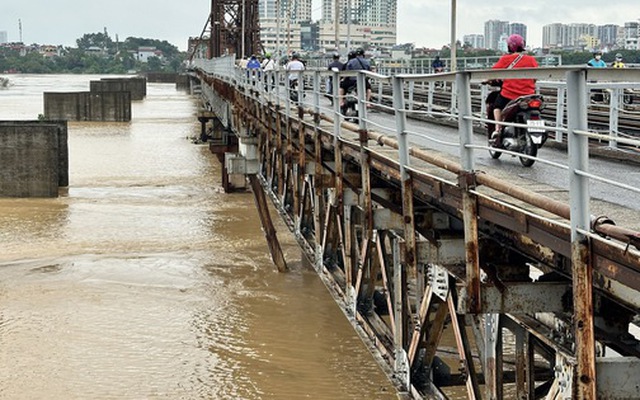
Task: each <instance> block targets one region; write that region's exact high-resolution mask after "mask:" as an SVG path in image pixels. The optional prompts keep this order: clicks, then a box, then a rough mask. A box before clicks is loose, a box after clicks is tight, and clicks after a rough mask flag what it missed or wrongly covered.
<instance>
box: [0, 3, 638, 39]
mask: <svg viewBox="0 0 640 400" xmlns="http://www.w3.org/2000/svg"><path fill="white" fill-rule="evenodd" d="M397 1H398V43H407V42H413V43H415V44H416V46H419V47H422V46H426V47H435V48H440V47H442V46H443V45H444V44H446V43H448V42H449V40H450V36H451V33H450V32H451V28H450V25H449V24H450V20H451V1H450V0H397ZM313 2H314V3H313V4H314V5H313V9H314V17H317V16H318V15H319V6H320V2H319V0H313ZM3 3H4V4H3V5H2V9H1V10H0V31H6V32H7V34H8V39H9V41H19V40H20V35H19V30H18V20H19V19H20V20H22V39H23V41H24V42H25V43H29V44H30V43H40V44H62V45H65V46H75V41H76V39H78V38H79V37H81V36H82V35H83V34H85V33H96V32H102V31H103V29H104V28H105V27H106V28H107V31H108V33H109V35H110V36H111V38H112V39H114V40H115V36H116V34H117V35H118V36H119V38H120V40H124V39H126V38H127V37H129V36H135V37H145V38H154V39H160V40H167V41H169V42H170V43H173V44H174V45H176V46H178V48H180V49H181V50H185V49H186V46H187V38H188V37H189V36H199V35H200V33H201V31H202V28H203V26H204V24H205V22H206V21H207V18H208V15H209V8H210V5H211V1H210V0H182V1H175V0H155V1H148V0H110V1H109V2H97V1H92V0H13V1H9V0H5V1H3ZM504 3H505V4H507V6H502V5H501V4H502V3H501V2H500V1H495V0H494V1H481V0H457V9H458V13H457V14H458V17H457V20H458V23H457V37H458V39H462V36H463V35H466V34H471V33H484V22H485V21H487V20H489V19H499V20H503V21H510V22H521V23H524V24H526V25H527V27H528V38H527V39H528V44H529V45H532V46H540V45H541V44H542V26H543V25H546V24H550V23H554V22H561V23H572V22H586V23H594V24H597V25H604V24H618V25H622V24H624V23H625V22H628V21H638V19H639V18H640V1H638V0H613V1H611V2H607V1H602V0H536V1H532V2H526V1H514V2H504Z"/></svg>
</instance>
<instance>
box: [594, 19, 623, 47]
mask: <svg viewBox="0 0 640 400" xmlns="http://www.w3.org/2000/svg"><path fill="white" fill-rule="evenodd" d="M618 28H619V27H618V25H613V24H607V25H602V26H599V27H598V39H599V40H600V45H601V46H602V47H608V48H612V47H614V46H615V45H616V42H617V41H618Z"/></svg>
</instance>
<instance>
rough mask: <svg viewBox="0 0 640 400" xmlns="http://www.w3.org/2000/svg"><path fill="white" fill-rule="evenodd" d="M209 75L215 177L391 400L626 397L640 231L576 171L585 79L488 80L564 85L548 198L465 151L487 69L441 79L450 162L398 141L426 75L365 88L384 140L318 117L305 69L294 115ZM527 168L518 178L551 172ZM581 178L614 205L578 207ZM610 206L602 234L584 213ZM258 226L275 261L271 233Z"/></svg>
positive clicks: (362, 126)
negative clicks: (475, 93)
mask: <svg viewBox="0 0 640 400" xmlns="http://www.w3.org/2000/svg"><path fill="white" fill-rule="evenodd" d="M214 63H216V65H213V66H212V67H211V65H210V67H211V68H209V67H205V68H199V69H198V70H197V76H198V79H199V80H200V81H201V82H202V85H203V96H204V103H205V104H206V107H207V109H208V110H210V111H211V112H212V113H214V114H215V117H216V119H217V120H219V121H220V122H221V124H222V125H223V126H225V127H227V129H228V130H227V132H232V133H233V135H232V136H233V137H234V138H235V139H237V141H238V146H237V147H238V154H237V155H233V156H231V157H230V161H229V160H226V159H225V165H226V167H227V172H229V173H230V174H231V175H233V174H240V175H243V176H244V175H245V174H246V175H247V176H248V178H249V181H250V182H252V187H253V188H254V192H260V193H255V194H256V197H257V198H259V197H260V196H262V195H263V194H266V195H267V196H269V197H270V198H271V199H272V201H273V203H274V204H275V206H276V208H277V210H278V212H279V214H280V216H281V217H282V218H283V219H284V220H285V222H287V224H288V226H289V227H290V229H291V230H292V232H293V233H294V235H295V236H296V238H297V240H298V242H299V244H300V246H301V249H302V250H303V252H304V254H305V256H306V257H307V258H308V259H309V260H310V261H311V263H312V265H313V266H314V268H315V269H316V271H317V272H318V274H319V276H320V277H321V279H322V280H323V281H324V282H325V284H326V285H327V287H328V288H329V291H330V292H331V293H332V295H333V296H334V298H335V299H336V302H337V304H338V305H339V306H340V307H341V309H342V310H343V311H344V312H345V315H346V316H347V318H348V319H349V320H350V321H351V322H352V324H353V326H354V329H356V331H357V332H359V333H360V334H361V336H362V337H363V339H364V340H365V341H366V342H367V343H368V344H369V345H370V347H371V349H372V353H373V354H374V356H375V357H376V358H377V359H378V361H379V363H380V365H381V366H382V367H383V369H385V370H386V371H387V372H388V374H389V377H390V379H391V380H392V381H393V382H394V383H395V384H396V386H397V387H398V390H399V393H401V394H402V396H405V397H408V398H424V397H427V398H447V388H448V387H451V386H460V387H463V388H465V390H466V392H467V395H468V397H469V398H482V397H487V398H514V397H518V398H549V399H552V398H557V397H558V396H560V397H570V398H596V396H597V397H599V398H633V396H635V395H636V387H635V384H634V383H633V382H634V379H635V378H634V377H635V376H637V373H638V372H640V362H639V361H638V360H639V357H640V344H639V342H638V339H637V337H636V336H635V335H634V332H633V329H632V328H630V326H633V325H632V322H633V321H634V319H635V318H636V316H637V311H638V308H639V306H640V296H638V290H640V279H638V278H639V277H640V253H639V252H638V248H639V247H640V235H639V234H638V232H637V231H636V230H634V229H631V228H629V227H628V225H627V223H630V225H636V224H637V222H634V220H635V219H632V218H631V217H633V216H635V218H636V219H637V212H636V211H637V203H633V202H631V203H629V205H630V206H629V205H625V203H624V201H626V200H624V198H626V197H625V196H628V195H627V194H623V193H626V192H627V191H630V192H631V193H632V195H631V196H634V195H636V194H637V193H638V191H639V190H640V189H639V188H638V186H637V185H636V186H634V185H635V183H633V182H632V181H629V184H626V183H624V182H616V183H612V182H610V180H609V179H608V178H606V177H604V178H603V177H599V176H595V175H593V174H592V173H591V170H590V169H589V167H590V166H591V164H590V163H591V161H592V160H589V159H588V157H587V156H586V155H587V154H588V140H587V139H588V138H589V137H597V134H594V133H590V132H588V131H587V129H586V118H584V117H585V115H584V113H581V111H580V109H579V108H576V107H574V106H571V105H572V104H585V103H584V95H585V91H584V90H583V89H584V86H581V85H586V78H587V76H586V73H585V72H584V71H583V70H581V69H571V68H568V69H548V70H547V69H541V70H535V71H533V70H525V71H523V70H519V71H514V70H511V71H501V73H503V74H507V75H509V76H519V77H521V76H524V77H533V78H536V79H541V78H543V77H544V78H547V79H549V78H555V79H565V78H566V80H567V84H568V85H569V88H570V89H571V90H568V94H569V98H568V104H569V105H570V107H569V111H570V112H569V115H568V117H569V127H568V129H566V134H567V135H568V136H569V152H570V154H572V157H569V159H568V165H562V166H559V165H555V167H557V168H559V169H560V170H563V171H565V172H564V173H565V174H567V175H568V181H569V186H568V187H564V188H563V187H557V186H551V185H548V184H547V183H545V182H536V181H535V180H532V179H530V177H529V176H527V175H528V173H524V174H523V173H522V171H523V170H524V169H523V168H522V167H520V166H518V169H517V171H520V172H517V173H514V171H513V168H512V169H511V171H509V172H504V171H503V172H502V173H503V174H504V175H503V176H502V177H501V178H498V177H496V176H494V175H493V174H494V171H500V170H503V169H504V170H505V171H506V170H507V169H506V168H503V167H504V165H505V164H508V163H511V160H508V159H506V160H504V159H503V160H501V161H500V163H501V164H497V163H496V164H495V165H494V166H492V170H491V171H490V172H483V171H480V170H479V168H478V166H479V165H480V164H481V162H482V161H481V160H479V159H478V158H477V157H475V154H477V153H479V152H486V151H487V148H486V146H485V145H484V143H477V142H474V141H473V133H472V126H471V123H470V122H471V121H479V122H481V119H480V118H479V117H477V116H476V115H473V114H472V113H471V112H470V111H471V107H470V105H469V104H470V102H469V101H468V100H469V94H468V93H469V92H468V90H469V89H468V88H469V86H468V83H469V80H471V79H477V80H484V79H486V78H487V77H488V76H491V74H492V73H493V74H495V71H494V72H487V71H479V72H473V73H471V72H464V73H458V74H455V75H447V76H446V77H444V79H448V80H449V81H453V80H455V81H456V85H457V94H458V103H457V104H458V110H459V111H458V115H457V119H458V123H459V127H458V131H457V139H458V144H457V147H455V148H456V149H457V152H458V154H459V157H458V158H457V159H456V160H454V159H452V155H451V154H447V153H444V152H440V153H437V152H436V151H435V150H433V149H432V148H431V146H427V145H420V146H416V145H415V144H413V145H412V142H411V141H410V140H409V138H408V136H411V135H412V132H411V129H413V128H407V126H408V124H407V119H406V114H407V113H408V112H409V110H408V109H407V108H406V107H405V106H404V104H403V100H405V99H404V98H403V97H401V95H400V94H401V93H402V94H403V93H404V90H402V88H403V87H404V86H403V84H404V83H406V82H407V81H425V80H426V81H429V80H434V79H443V77H441V76H438V77H434V76H396V77H381V76H372V77H373V78H374V79H385V80H387V81H389V82H390V83H391V84H393V85H394V88H399V89H398V90H394V107H393V108H394V111H395V112H394V122H395V130H394V129H392V132H391V133H389V132H387V133H378V132H376V131H375V130H374V127H373V125H369V126H368V125H367V124H368V123H369V121H368V118H367V117H366V115H365V113H364V112H363V110H364V107H361V112H360V115H359V121H358V125H354V124H350V123H348V122H344V121H342V120H341V119H338V118H335V117H336V116H338V115H337V114H336V113H334V114H333V115H331V114H330V113H321V112H320V111H319V110H320V100H319V99H320V95H319V86H320V82H321V79H322V78H325V77H324V76H322V74H321V73H320V72H311V73H310V75H311V77H310V79H311V84H312V86H311V87H313V88H314V89H315V90H314V91H313V92H311V93H317V95H316V94H313V95H312V96H313V97H314V99H313V102H312V104H313V105H312V107H311V108H310V109H305V108H304V107H297V106H296V104H294V103H293V102H290V101H288V100H286V93H282V94H284V96H283V95H280V96H277V95H278V92H281V89H277V90H275V91H272V92H268V93H266V92H265V91H264V89H263V88H262V87H261V85H252V84H251V82H250V81H246V79H245V78H244V76H245V75H244V71H241V72H240V74H238V73H236V72H234V71H233V68H232V67H233V62H232V61H231V62H230V61H229V60H224V59H221V60H215V61H214ZM606 72H608V71H606ZM602 73H604V72H602ZM634 73H635V75H633V74H634ZM612 74H613V75H612V76H607V78H608V79H614V80H615V79H618V80H623V79H638V77H637V76H636V75H637V73H636V72H632V73H631V74H621V73H618V72H616V73H612ZM276 75H277V78H278V79H280V78H281V76H279V75H281V74H278V73H276ZM363 75H364V74H362V73H361V74H360V75H359V77H358V80H359V85H364V76H363ZM361 87H363V86H361ZM300 91H302V89H300ZM274 92H275V93H274ZM300 94H302V93H300ZM300 98H302V96H300ZM359 100H360V104H361V105H364V104H365V102H364V99H363V98H362V97H361V98H360V99H359ZM581 102H582V103H581ZM338 117H339V116H338ZM372 121H373V119H372ZM373 122H374V123H375V121H373ZM549 129H553V127H550V128H549ZM380 130H382V129H380ZM438 131H440V129H439V130H438ZM228 140H230V141H233V139H228ZM216 146H217V145H214V146H213V147H212V149H213V150H217V148H216ZM228 150H229V146H228V145H225V146H224V151H228ZM542 155H543V154H542ZM536 161H537V164H536V165H535V166H534V167H533V168H532V169H528V170H525V171H532V170H534V169H537V168H538V167H540V166H542V165H543V164H545V163H547V164H549V165H551V166H554V164H557V163H555V162H553V161H551V162H549V161H547V160H543V159H542V158H541V157H538V158H537V159H536ZM486 165H489V163H487V164H486ZM484 167H485V165H483V168H484ZM604 168H606V167H604ZM518 175H522V176H518ZM545 175H548V174H546V173H545ZM543 177H544V176H543ZM625 178H626V176H625ZM590 180H593V181H596V182H600V183H604V184H608V185H610V186H611V187H612V188H613V189H612V190H613V191H614V192H615V196H616V197H617V198H614V199H613V200H612V201H606V200H604V201H601V202H596V201H592V200H591V196H590V193H589V188H590V185H589V184H590V182H589V181H590ZM260 188H261V189H262V190H259V189H260ZM618 199H623V201H618V202H617V203H619V204H618V206H619V208H620V209H621V210H625V209H626V210H627V211H626V212H629V213H630V214H628V215H629V216H631V217H630V218H628V219H627V220H623V221H618V223H619V225H614V223H613V222H612V221H611V220H609V219H606V218H597V217H596V216H592V213H591V211H592V210H593V209H594V208H597V207H602V210H603V211H606V212H608V211H612V210H613V208H614V207H613V204H615V203H616V201H617V200H618ZM614 200H616V201H614ZM258 204H259V211H260V213H261V216H262V218H263V220H264V221H268V220H269V218H270V216H269V215H268V213H269V211H268V209H267V208H266V207H265V206H264V205H262V206H260V204H263V202H260V201H258ZM594 205H597V206H595V207H594ZM634 205H635V208H634ZM265 226H266V229H265V234H266V235H267V240H268V241H269V244H270V248H271V249H272V252H273V253H274V254H277V250H275V251H274V249H277V247H278V246H277V238H276V237H275V232H273V230H272V229H271V228H269V227H268V226H269V225H268V224H267V225H265ZM636 226H637V225H636ZM275 258H276V257H275V256H274V259H275ZM445 331H449V332H452V334H453V337H455V344H454V348H453V351H447V350H451V349H449V348H447V346H446V345H444V344H443V343H441V339H442V337H443V333H444V332H445ZM452 353H453V354H452ZM481 385H482V388H481Z"/></svg>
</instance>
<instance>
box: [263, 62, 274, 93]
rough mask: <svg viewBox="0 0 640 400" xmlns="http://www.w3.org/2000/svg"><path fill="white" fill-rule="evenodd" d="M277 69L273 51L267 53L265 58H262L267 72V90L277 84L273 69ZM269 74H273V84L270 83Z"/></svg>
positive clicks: (265, 83)
mask: <svg viewBox="0 0 640 400" xmlns="http://www.w3.org/2000/svg"><path fill="white" fill-rule="evenodd" d="M275 69H276V62H275V60H274V59H273V58H271V53H265V55H264V60H262V70H263V71H264V72H265V74H264V79H265V82H264V88H265V90H266V91H269V90H273V88H274V87H275V85H276V77H275V75H273V73H272V71H274V70H275ZM269 74H271V84H269V82H268V80H269V76H268V75H269Z"/></svg>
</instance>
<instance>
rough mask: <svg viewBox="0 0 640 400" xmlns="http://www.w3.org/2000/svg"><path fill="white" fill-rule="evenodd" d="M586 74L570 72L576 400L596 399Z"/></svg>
mask: <svg viewBox="0 0 640 400" xmlns="http://www.w3.org/2000/svg"><path fill="white" fill-rule="evenodd" d="M586 76H587V72H586V70H584V69H579V70H572V71H569V72H567V78H566V81H567V122H568V124H567V125H568V130H567V141H568V157H569V198H570V210H571V213H570V217H571V273H572V277H573V305H574V310H573V324H574V333H575V335H574V336H575V344H576V350H575V356H576V363H577V367H576V371H575V373H576V375H577V376H576V378H577V379H575V380H574V382H576V383H575V384H576V386H577V387H575V388H573V394H574V395H575V396H574V397H575V398H577V399H595V398H596V355H595V331H594V323H593V293H592V290H593V289H592V284H593V271H592V269H593V266H592V264H591V262H590V257H589V255H590V251H589V249H590V244H589V238H588V236H587V235H586V234H585V233H584V232H585V231H588V230H589V229H590V222H591V218H590V213H589V178H588V177H586V176H584V175H583V174H581V172H588V168H589V147H588V146H589V140H588V138H587V137H586V136H584V135H581V134H579V132H578V131H586V130H587V107H585V105H586V104H587V85H586Z"/></svg>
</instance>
